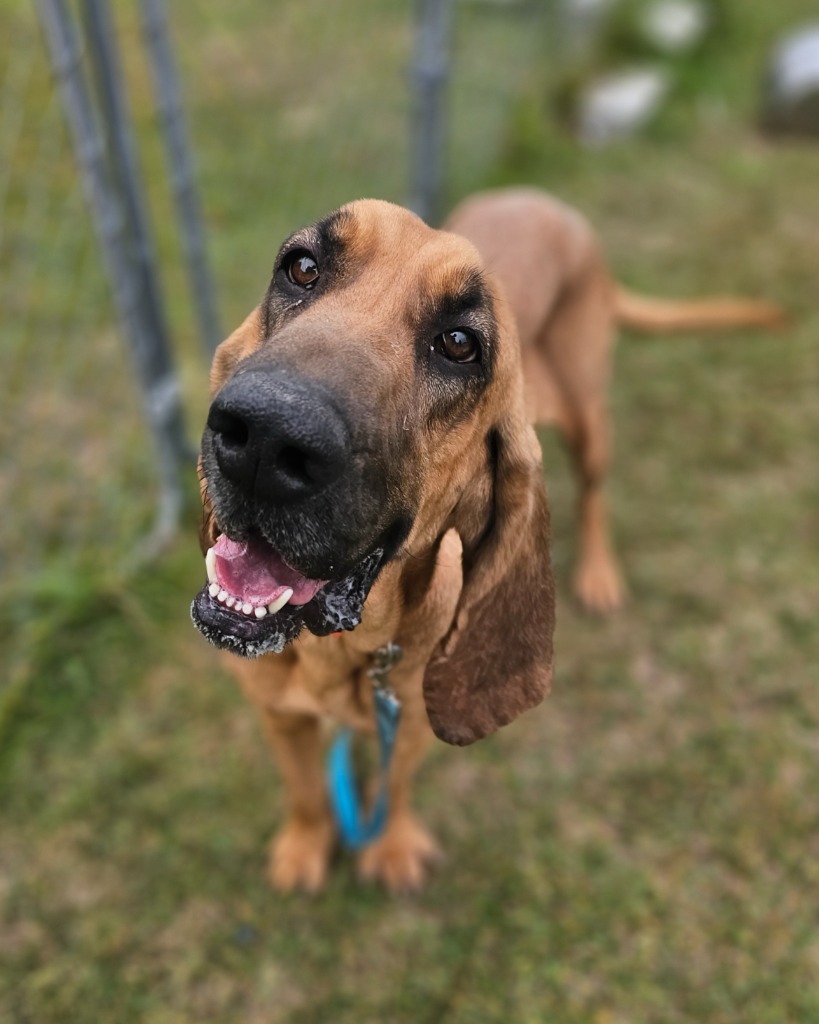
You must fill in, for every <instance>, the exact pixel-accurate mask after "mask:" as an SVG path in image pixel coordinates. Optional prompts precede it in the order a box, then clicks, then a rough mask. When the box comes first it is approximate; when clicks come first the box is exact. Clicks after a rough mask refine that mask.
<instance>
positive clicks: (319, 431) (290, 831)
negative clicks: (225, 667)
mask: <svg viewBox="0 0 819 1024" xmlns="http://www.w3.org/2000/svg"><path fill="white" fill-rule="evenodd" d="M445 227H446V230H436V229H433V228H431V227H429V226H427V225H426V224H425V223H424V222H423V221H421V220H420V219H419V218H418V217H416V216H415V215H414V214H412V213H410V212H409V211H407V210H404V209H402V208H401V207H398V206H394V205H392V204H389V203H386V202H383V201H380V200H359V201H357V202H354V203H351V204H349V205H347V206H344V207H342V208H341V209H340V210H338V211H336V212H335V213H332V214H330V215H329V216H328V217H326V218H324V219H323V220H320V221H319V222H318V223H316V224H315V225H313V226H311V227H308V228H305V229H303V230H300V231H297V232H296V233H295V234H294V235H292V236H290V238H288V239H287V240H286V241H285V242H284V244H283V245H282V247H281V249H280V251H279V253H278V256H277V257H276V261H275V265H274V269H273V274H272V278H271V281H270V285H269V287H268V289H267V292H266V294H265V296H264V298H263V300H262V301H261V303H260V304H259V306H258V307H257V308H256V309H255V310H253V312H252V313H251V314H250V315H249V316H248V317H247V319H246V320H245V321H244V322H243V323H242V324H241V326H240V327H239V328H238V329H237V330H235V331H234V332H233V334H231V335H230V337H229V338H228V339H227V340H226V341H224V342H223V343H222V345H221V346H220V347H219V349H218V350H217V353H216V355H215V358H214V361H213V365H212V369H211V380H210V385H211V396H212V403H211V406H210V410H209V413H208V417H207V424H206V427H205V430H204V433H203V437H202V445H201V453H200V460H199V475H200V483H201V490H202V500H203V508H204V515H203V526H202V536H201V540H202V549H203V553H205V556H206V569H207V575H208V582H207V583H206V584H205V586H204V587H203V588H202V590H201V591H200V592H199V594H198V595H197V596H196V598H195V599H194V602H193V606H192V615H193V619H194V622H195V623H196V625H197V626H198V628H199V629H200V631H201V632H202V633H203V634H204V635H205V636H206V637H207V638H208V639H209V640H210V641H211V642H212V643H214V644H215V645H216V646H218V647H220V648H222V649H223V650H225V651H227V652H228V657H229V661H230V667H231V669H232V671H233V673H234V674H235V675H236V677H237V678H238V681H239V683H240V685H241V686H242V688H243V690H244V691H245V693H246V695H247V696H248V697H249V699H250V700H251V702H252V703H253V704H254V705H255V706H256V708H257V709H258V711H259V713H260V715H261V719H262V722H263V725H264V729H265V732H266V735H267V738H268V740H269V742H270V745H271V746H272V748H273V752H274V755H275V757H276V759H277V761H278V764H279V768H280V770H281V774H282V776H283V779H284V784H285V791H286V801H287V816H286V820H285V822H284V825H283V827H282V829H281V831H280V832H279V834H278V836H277V837H276V838H275V839H274V841H273V843H272V844H271V850H270V860H269V877H270V880H271V882H272V884H273V885H274V887H275V888H277V889H279V890H283V891H289V890H292V889H304V890H307V891H310V892H315V891H317V890H318V889H320V888H321V886H322V885H323V883H324V881H325V878H326V874H327V869H328V864H329V861H330V857H331V854H332V851H333V847H334V844H335V839H336V836H335V825H334V821H333V816H332V813H331V808H330V804H329V801H328V795H327V790H326V785H325V780H324V771H323V739H322V728H321V722H322V720H323V719H325V718H328V717H329V718H330V719H332V720H333V721H334V722H336V723H341V724H343V725H346V726H349V727H351V728H353V729H355V730H358V731H362V732H365V733H366V732H369V733H373V732H374V731H375V722H374V719H375V710H374V702H373V693H372V688H371V686H370V685H369V679H370V675H371V674H372V668H373V660H374V658H375V657H376V656H377V655H378V652H379V651H382V650H384V649H385V646H386V645H388V644H397V645H399V647H400V648H401V650H402V651H403V658H402V660H401V661H400V663H398V664H397V665H396V666H395V667H394V668H393V669H392V671H391V673H390V680H389V682H390V686H391V688H392V690H393V691H394V692H395V694H396V696H397V697H398V699H399V700H400V702H401V705H402V715H401V723H400V727H399V729H398V732H397V736H396V740H395V750H394V754H393V757H392V761H391V764H390V768H389V775H388V784H387V791H388V795H389V816H388V818H387V821H386V826H385V828H384V830H383V832H382V833H381V835H380V836H379V837H378V838H377V839H375V840H374V841H373V842H371V843H369V845H367V846H366V847H365V848H364V849H363V850H362V851H361V853H360V855H359V871H360V874H361V875H362V877H364V878H366V879H375V880H379V881H381V882H383V883H384V884H386V886H387V887H388V888H390V889H392V890H401V889H412V888H417V887H418V886H419V885H420V884H421V883H422V881H423V879H424V877H425V873H426V870H427V868H428V866H429V865H430V863H431V862H432V861H433V860H434V859H435V858H436V857H437V856H438V848H437V845H436V843H435V841H434V840H433V839H432V837H431V836H430V835H429V833H428V832H427V831H426V829H425V828H424V826H423V825H422V824H421V823H420V822H419V820H418V819H417V818H416V816H415V814H414V812H413V809H412V806H411V803H410V784H411V780H412V776H413V774H414V772H415V770H416V768H417V766H418V764H419V762H420V760H421V758H422V756H423V753H424V751H425V750H426V749H427V747H428V744H429V743H430V741H431V740H432V738H433V735H437V736H438V737H439V738H440V739H442V740H444V741H446V742H448V743H453V744H457V745H465V744H469V743H472V742H474V741H475V740H477V739H479V738H481V737H483V736H486V735H488V734H490V733H491V732H493V731H495V730H496V729H498V728H499V727H501V726H503V725H505V724H507V723H509V722H511V721H512V720H513V719H514V718H516V717H517V716H518V715H520V714H521V713H523V712H524V711H526V710H528V709H529V708H532V707H534V706H535V705H536V704H538V703H539V702H540V701H541V700H542V699H543V697H544V696H545V695H546V693H547V692H548V691H549V688H550V685H551V679H552V671H553V630H554V600H555V599H554V583H553V578H552V573H551V568H550V559H549V508H548V502H547V498H546V491H545V488H544V481H543V472H542V464H541V452H540V447H539V444H538V441H537V437H536V435H535V432H534V429H533V426H532V422H533V420H537V421H538V422H554V423H557V425H558V426H559V428H560V429H561V430H562V431H563V433H564V435H565V436H566V438H567V440H568V442H569V445H570V447H571V448H572V450H573V451H574V453H575V455H576V461H577V464H578V467H579V470H580V478H581V502H580V509H581V512H580V519H581V534H580V537H581V542H580V558H579V568H578V572H577V576H576V587H577V591H578V594H579V596H580V598H581V600H582V601H583V602H584V603H585V604H586V605H587V606H588V607H590V608H592V609H596V610H610V609H612V608H614V607H616V606H617V605H618V604H619V603H620V601H621V600H622V597H623V586H622V582H621V576H620V573H619V570H618V568H617V565H616V562H615V560H614V556H613V553H612V550H611V543H610V540H609V536H608V527H607V522H606V513H605V506H604V502H603V497H602V490H601V489H602V482H603V477H604V473H605V468H606V460H607V456H608V436H609V435H608V425H607V420H606V413H605V392H606V388H607V384H608V374H609V352H610V345H611V341H612V335H613V326H614V322H615V319H616V316H617V292H616V289H615V288H614V286H613V285H612V283H611V280H610V278H609V275H608V273H607V271H606V269H605V265H604V262H603V260H602V256H601V255H600V251H599V247H598V246H597V243H596V241H595V239H594V236H593V234H592V232H591V230H590V229H589V228H588V226H587V225H586V224H585V222H584V221H583V220H582V218H580V216H579V215H578V214H576V213H574V212H573V211H570V210H569V209H568V208H567V207H564V206H562V205H561V204H559V203H557V202H556V201H553V200H551V199H549V198H548V197H546V196H544V195H543V194H541V193H537V192H534V191H509V192H500V193H487V194H484V195H482V196H478V197H475V198H473V199H471V200H468V201H467V202H466V203H465V204H464V205H462V206H461V207H459V208H458V209H457V210H456V211H455V212H454V214H453V215H452V217H451V218H450V220H449V222H448V223H447V225H445ZM621 304H622V301H621ZM643 312H644V311H643ZM744 312H745V315H748V310H747V309H745V311H744ZM756 313H757V314H760V315H761V311H760V310H757V311H756ZM524 380H525V384H524ZM237 656H238V657H237Z"/></svg>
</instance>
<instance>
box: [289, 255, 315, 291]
mask: <svg viewBox="0 0 819 1024" xmlns="http://www.w3.org/2000/svg"><path fill="white" fill-rule="evenodd" d="M284 272H285V274H287V280H288V281H289V282H290V283H291V284H294V285H296V286H297V287H298V288H305V289H310V288H312V287H313V286H314V285H315V283H316V281H318V279H319V276H320V275H319V268H318V263H316V261H315V260H314V259H313V257H312V256H311V255H310V253H309V252H307V250H306V249H296V251H295V252H291V253H288V255H287V256H286V257H285V260H284Z"/></svg>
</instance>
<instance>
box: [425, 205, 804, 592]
mask: <svg viewBox="0 0 819 1024" xmlns="http://www.w3.org/2000/svg"><path fill="white" fill-rule="evenodd" d="M444 227H445V228H446V229H448V230H450V231H455V232H458V233H459V234H461V235H463V236H464V237H466V238H469V239H470V241H472V242H473V244H474V245H475V246H476V247H477V249H478V251H479V252H480V253H481V256H482V257H483V259H484V262H485V263H486V266H487V267H488V269H489V270H490V271H491V272H492V273H493V274H494V275H495V276H496V278H497V279H498V280H499V281H500V283H501V285H502V287H503V288H504V290H505V293H506V295H507V297H508V299H509V300H510V303H511V306H512V310H513V313H514V316H515V320H516V322H517V325H518V332H519V336H520V342H521V348H522V350H523V367H524V379H525V381H526V400H527V406H528V409H529V413H530V416H531V418H532V419H533V420H534V421H535V422H537V423H541V424H555V425H557V426H558V428H559V429H560V431H561V433H562V434H563V436H564V438H565V440H566V442H567V445H568V447H569V450H570V451H571V453H572V456H573V458H574V462H575V465H576V468H577V472H578V477H579V483H580V500H579V509H578V519H579V526H580V538H579V557H578V562H577V568H576V570H575V575H574V588H575V592H576V594H577V597H578V598H579V600H580V602H581V603H582V604H583V605H584V606H585V607H586V608H588V609H590V610H592V611H597V612H609V611H612V610H614V609H616V608H617V607H619V606H620V605H621V603H622V601H623V599H624V596H625V586H624V583H623V578H622V574H621V572H620V569H619V567H618V565H617V561H616V558H615V556H614V552H613V548H612V543H611V538H610V534H609V525H608V513H607V509H606V502H605V497H604V493H603V483H604V478H605V474H606V470H607V468H608V461H609V451H610V445H611V428H610V425H609V418H608V412H607V401H606V399H607V393H608V387H609V378H610V374H611V350H612V345H613V343H614V339H615V330H616V325H617V323H618V322H623V323H626V324H628V325H629V326H632V327H637V328H639V329H643V330H656V331H666V330H680V329H683V328H696V327H705V328H729V327H740V326H765V327H771V326H781V325H782V324H783V323H784V321H785V318H784V316H783V314H782V313H781V311H780V310H779V309H777V308H776V307H774V306H771V305H770V304H768V303H765V302H757V301H750V300H745V299H732V298H725V299H706V300H697V301H694V302H687V303H686V302H674V301H669V300H661V299H649V298H646V297H644V296H639V295H636V294H635V293H633V292H629V291H627V290H626V289H624V288H622V287H620V286H619V285H616V284H615V283H614V282H613V281H612V279H611V276H610V273H609V270H608V267H607V266H606V262H605V259H604V256H603V254H602V251H601V248H600V245H599V242H598V240H597V238H596V237H595V235H594V232H593V231H592V229H591V227H590V226H589V224H588V223H587V222H586V221H585V220H584V219H583V217H582V216H581V215H580V214H579V213H578V212H577V211H576V210H573V209H571V208H570V207H568V206H566V205H565V204H563V203H561V202H560V201H558V200H557V199H554V198H553V197H551V196H548V195H546V194H545V193H543V192H540V191H538V190H535V189H526V188H519V189H506V190H500V191H494V192H485V193H481V194H478V195H475V196H472V197H471V198H469V199H467V200H465V201H464V202H463V203H462V204H461V205H460V206H458V207H457V209H456V210H454V211H453V213H452V214H451V215H450V217H449V219H448V220H447V222H446V223H445V225H444Z"/></svg>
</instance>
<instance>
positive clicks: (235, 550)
mask: <svg viewBox="0 0 819 1024" xmlns="http://www.w3.org/2000/svg"><path fill="white" fill-rule="evenodd" d="M213 550H214V551H215V553H216V578H217V580H218V581H219V585H220V586H221V587H222V588H223V589H224V590H226V591H227V592H228V594H231V595H232V596H233V597H241V599H242V600H243V601H246V602H247V601H249V602H250V604H252V605H255V606H258V605H263V604H264V605H266V604H270V603H271V602H273V601H275V600H276V598H277V597H278V596H279V595H280V594H281V593H282V592H283V591H284V590H286V589H287V588H288V587H290V589H291V590H292V591H293V596H292V597H291V598H290V602H289V603H290V604H307V602H308V601H311V600H312V599H313V598H314V597H315V595H316V594H317V593H318V591H319V590H321V588H322V587H323V586H324V584H325V583H326V582H327V581H326V580H308V579H307V577H306V576H302V575H301V573H299V572H296V570H295V569H291V568H290V566H289V565H286V564H285V563H284V562H283V561H282V559H281V558H280V557H279V556H278V555H277V554H276V552H275V551H274V550H273V549H272V548H271V547H270V546H269V545H267V544H265V543H264V541H261V540H255V539H254V540H251V541H249V542H248V543H247V544H240V543H238V542H237V541H234V540H230V539H229V538H228V537H226V536H225V535H224V534H222V535H221V536H220V537H219V539H218V540H217V541H216V544H215V545H214V547H213Z"/></svg>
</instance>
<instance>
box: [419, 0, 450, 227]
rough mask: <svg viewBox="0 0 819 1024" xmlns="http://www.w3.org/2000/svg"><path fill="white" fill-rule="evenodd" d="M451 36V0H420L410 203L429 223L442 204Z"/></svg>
mask: <svg viewBox="0 0 819 1024" xmlns="http://www.w3.org/2000/svg"><path fill="white" fill-rule="evenodd" d="M451 37H452V0H416V15H415V44H414V54H413V60H412V68H411V79H412V84H413V88H414V90H415V115H414V125H413V131H412V144H411V149H412V157H411V160H412V168H411V177H412V181H411V199H410V207H411V208H412V209H413V210H414V211H415V213H417V214H418V216H419V217H422V218H423V219H424V220H426V221H428V222H429V223H434V221H435V218H436V217H437V215H438V213H439V209H440V203H441V191H442V186H443V177H444V152H445V132H446V117H445V110H444V99H445V93H446V85H447V79H448V77H449V64H450V56H451V41H452V40H451Z"/></svg>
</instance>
